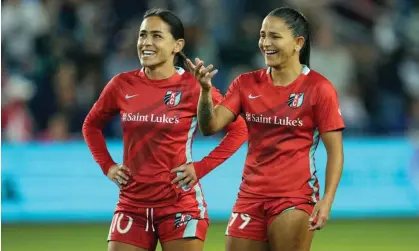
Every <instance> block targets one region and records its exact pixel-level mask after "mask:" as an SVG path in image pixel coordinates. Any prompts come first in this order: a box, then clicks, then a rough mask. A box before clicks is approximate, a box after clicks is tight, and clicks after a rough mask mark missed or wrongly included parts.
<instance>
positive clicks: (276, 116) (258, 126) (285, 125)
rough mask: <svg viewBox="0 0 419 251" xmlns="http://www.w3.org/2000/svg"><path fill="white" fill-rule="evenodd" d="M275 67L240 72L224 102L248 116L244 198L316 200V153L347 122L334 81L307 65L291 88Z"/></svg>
mask: <svg viewBox="0 0 419 251" xmlns="http://www.w3.org/2000/svg"><path fill="white" fill-rule="evenodd" d="M269 71H270V70H269V69H268V70H266V69H264V70H258V71H254V72H250V73H246V74H242V75H240V76H239V77H238V78H237V79H235V80H234V81H233V83H232V84H231V86H230V87H229V90H228V92H227V95H226V97H225V99H224V100H223V101H222V102H221V105H223V106H225V107H227V108H228V109H229V110H231V111H232V112H233V113H234V114H235V115H236V116H237V115H239V114H240V113H243V114H244V115H245V120H246V123H247V127H248V130H249V148H248V153H247V157H246V163H245V168H244V171H243V181H242V184H241V186H240V192H239V197H242V198H257V199H259V198H273V197H302V198H307V199H309V200H314V201H316V200H317V199H318V190H319V185H318V181H317V177H316V167H315V163H314V153H315V151H316V148H317V145H318V143H319V135H320V134H321V133H324V132H328V131H333V130H341V129H343V128H344V123H343V120H342V117H341V114H340V110H339V103H338V97H337V93H336V91H335V88H334V87H333V85H332V84H331V83H330V82H329V81H328V80H327V79H326V78H324V77H323V76H322V75H320V74H319V73H317V72H315V71H313V70H310V69H309V68H308V67H306V66H304V67H303V71H302V73H301V75H300V76H299V77H298V78H297V79H296V80H295V81H294V82H293V83H291V84H290V85H288V86H285V87H284V86H274V84H273V82H272V78H271V76H270V73H269Z"/></svg>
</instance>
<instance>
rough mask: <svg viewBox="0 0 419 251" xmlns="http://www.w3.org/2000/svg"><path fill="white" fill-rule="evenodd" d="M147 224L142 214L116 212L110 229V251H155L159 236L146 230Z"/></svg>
mask: <svg viewBox="0 0 419 251" xmlns="http://www.w3.org/2000/svg"><path fill="white" fill-rule="evenodd" d="M146 222H147V219H146V218H145V217H144V216H143V215H141V214H138V213H132V212H122V211H118V212H116V213H115V214H114V217H113V220H112V223H111V226H110V229H109V235H108V250H109V251H129V250H154V249H155V247H156V245H157V236H156V234H155V233H154V232H153V231H151V230H150V229H147V228H146ZM136 248H137V249H136Z"/></svg>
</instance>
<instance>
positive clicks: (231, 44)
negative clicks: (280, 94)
mask: <svg viewBox="0 0 419 251" xmlns="http://www.w3.org/2000/svg"><path fill="white" fill-rule="evenodd" d="M284 5H288V6H292V7H296V8H299V9H300V10H301V11H303V12H304V14H305V15H306V16H307V18H308V19H309V20H310V21H311V23H312V25H313V30H314V36H315V39H314V41H313V47H312V59H311V63H312V65H311V67H312V68H313V69H315V70H317V71H319V72H320V73H322V74H323V75H325V76H326V77H327V78H329V79H330V80H331V81H332V82H333V83H334V85H335V87H336V89H337V90H338V93H339V97H340V102H341V108H342V113H343V116H344V117H345V122H346V124H347V130H346V132H345V154H346V159H345V170H344V174H343V177H342V182H341V185H340V187H339V191H338V194H337V197H336V201H335V204H334V208H333V210H332V217H331V220H330V222H329V224H328V226H327V227H326V228H325V229H324V230H322V231H320V232H318V233H316V238H315V241H314V243H313V249H312V250H315V251H346V250H347V251H352V250H354V251H355V250H356V251H376V250H377V251H378V250H379V251H386V250H398V251H417V250H419V238H418V237H419V35H418V34H419V1H417V0H352V1H346V0H317V1H312V0H288V1H285V0H283V1H281V0H263V1H254V0H200V1H195V0H176V1H170V0H147V1H145V0H60V1H57V0H2V2H1V8H2V11H1V23H2V31H1V35H2V36H1V49H2V57H1V90H2V92H1V129H2V130H1V133H2V137H1V140H2V145H1V146H2V156H1V157H2V158H1V159H2V161H1V167H2V172H1V174H2V176H1V207H2V250H5V251H20V250H32V251H48V250H58V251H67V250H92V251H95V250H105V249H106V242H105V240H106V237H107V232H108V226H109V223H110V220H111V218H112V212H113V209H114V206H115V203H116V201H117V196H118V191H117V188H116V186H114V185H113V184H112V183H110V182H109V181H108V180H107V179H106V178H105V177H104V176H103V175H102V173H101V171H100V168H99V167H98V166H96V164H95V163H94V161H93V159H92V157H91V156H90V153H89V151H88V149H87V147H86V146H85V144H84V143H83V141H82V137H81V125H82V121H83V119H84V117H85V115H86V114H87V112H88V110H89V109H90V107H91V106H92V104H93V103H94V101H95V99H96V98H97V97H98V95H99V93H100V91H101V90H102V89H103V87H104V85H105V84H106V83H107V81H108V80H109V79H110V78H111V77H112V76H114V75H116V74H118V73H119V72H122V71H128V70H132V69H135V68H138V67H140V65H139V61H138V59H137V53H136V40H137V35H138V32H137V30H138V28H139V26H140V23H141V20H142V15H143V13H144V12H145V10H146V9H148V8H151V7H164V8H169V9H171V10H173V11H174V12H176V13H177V14H178V15H179V16H180V17H181V19H182V20H183V22H184V24H185V26H186V29H187V33H186V35H187V37H186V41H187V44H186V54H187V55H188V56H189V57H192V58H193V57H195V56H199V57H201V58H203V59H204V60H205V61H206V62H211V63H214V64H215V65H216V66H217V68H218V69H219V70H220V72H219V73H218V74H217V78H216V80H215V81H214V83H215V84H216V85H217V87H218V88H219V89H220V90H222V91H223V92H225V90H226V89H227V87H228V84H229V83H230V81H231V80H232V79H233V78H234V77H236V76H237V75H238V74H239V73H242V72H245V71H250V70H253V69H257V68H261V67H264V65H263V59H262V58H261V55H260V54H259V52H258V47H257V40H258V33H259V28H260V23H261V20H262V19H263V17H264V16H265V15H266V14H267V13H268V12H269V11H270V10H271V9H273V8H276V7H280V6H284ZM105 134H106V136H107V138H108V139H109V147H110V150H111V152H112V154H113V156H114V157H115V160H118V161H119V160H121V147H122V145H121V141H120V136H121V131H120V125H119V118H115V120H114V121H113V122H112V123H111V124H110V125H109V126H108V127H107V128H106V129H105ZM219 138H220V135H217V136H214V137H209V138H203V137H201V136H200V135H199V133H198V135H197V139H196V140H195V142H194V157H195V159H199V158H201V157H202V156H204V155H205V154H206V153H208V152H209V151H210V150H211V149H212V148H213V147H214V146H215V145H216V144H217V141H218V140H219ZM245 153H246V148H245V147H243V148H242V149H241V150H240V151H239V152H238V153H236V154H235V155H234V156H233V157H232V158H231V159H229V160H228V161H227V162H226V163H225V164H223V165H222V166H221V167H219V168H218V169H217V170H215V171H214V172H213V173H211V174H210V175H208V177H205V178H204V179H203V181H202V183H203V186H204V193H205V196H206V199H207V202H208V204H209V206H208V208H209V213H210V217H211V219H212V222H213V224H212V226H211V228H210V230H209V233H208V241H207V242H206V246H205V250H208V251H219V250H224V248H223V247H224V230H225V226H226V221H227V219H228V217H229V214H230V209H231V206H232V205H233V203H234V200H235V197H236V194H237V191H238V186H239V183H240V180H241V171H242V166H243V163H244V156H245ZM325 156H326V155H325V151H324V149H323V147H322V146H320V147H319V150H318V153H317V160H316V161H317V167H318V174H319V178H320V180H321V181H322V183H321V184H324V182H323V181H324V171H325V170H324V167H325V162H326V159H325Z"/></svg>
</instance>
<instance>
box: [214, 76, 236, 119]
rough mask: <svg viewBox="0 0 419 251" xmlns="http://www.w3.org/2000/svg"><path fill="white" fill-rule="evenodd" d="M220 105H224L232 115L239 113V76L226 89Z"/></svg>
mask: <svg viewBox="0 0 419 251" xmlns="http://www.w3.org/2000/svg"><path fill="white" fill-rule="evenodd" d="M219 104H220V105H222V106H225V107H226V108H227V109H229V110H230V111H231V112H233V113H234V115H236V116H237V115H239V114H240V113H241V100H240V82H239V78H236V79H235V80H234V81H233V82H232V83H231V84H230V86H229V88H228V91H227V93H226V95H225V96H224V98H223V99H222V100H221V102H220V103H219Z"/></svg>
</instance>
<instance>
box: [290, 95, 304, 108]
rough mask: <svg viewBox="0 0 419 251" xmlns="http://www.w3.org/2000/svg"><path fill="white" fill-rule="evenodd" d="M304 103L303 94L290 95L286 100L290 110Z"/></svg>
mask: <svg viewBox="0 0 419 251" xmlns="http://www.w3.org/2000/svg"><path fill="white" fill-rule="evenodd" d="M303 102H304V92H300V93H291V95H290V97H289V98H288V106H289V107H291V108H298V107H300V106H301V105H302V104H303Z"/></svg>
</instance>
